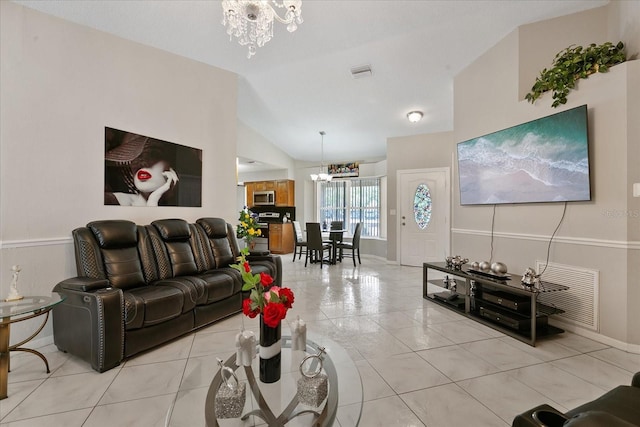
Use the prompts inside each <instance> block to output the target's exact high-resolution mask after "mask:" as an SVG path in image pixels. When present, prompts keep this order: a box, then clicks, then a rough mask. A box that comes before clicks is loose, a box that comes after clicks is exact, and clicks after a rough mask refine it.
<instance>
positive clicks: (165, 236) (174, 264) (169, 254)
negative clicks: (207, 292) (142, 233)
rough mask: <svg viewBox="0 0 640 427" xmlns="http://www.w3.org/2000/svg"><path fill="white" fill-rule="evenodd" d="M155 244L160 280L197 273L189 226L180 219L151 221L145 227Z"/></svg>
mask: <svg viewBox="0 0 640 427" xmlns="http://www.w3.org/2000/svg"><path fill="white" fill-rule="evenodd" d="M145 230H147V231H148V233H149V236H150V237H151V240H152V241H154V242H155V247H154V250H155V256H156V261H157V264H158V276H159V278H160V279H167V278H170V277H180V276H188V275H193V274H196V273H197V272H198V266H197V264H196V260H195V255H194V253H193V249H192V247H191V242H190V237H191V230H190V228H189V224H188V223H187V222H186V221H184V220H181V219H162V220H157V221H153V222H152V225H151V226H147V227H145Z"/></svg>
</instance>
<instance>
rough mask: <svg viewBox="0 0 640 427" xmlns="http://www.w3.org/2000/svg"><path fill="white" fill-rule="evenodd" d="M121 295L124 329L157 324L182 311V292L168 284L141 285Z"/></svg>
mask: <svg viewBox="0 0 640 427" xmlns="http://www.w3.org/2000/svg"><path fill="white" fill-rule="evenodd" d="M123 295H124V304H125V329H126V330H130V329H138V328H144V327H146V326H152V325H157V324H158V323H162V322H166V321H167V320H170V319H173V318H176V317H178V316H180V315H181V314H182V313H183V306H184V294H183V292H181V291H180V290H179V289H176V288H173V287H170V286H141V287H138V288H135V289H131V290H129V291H125V292H123Z"/></svg>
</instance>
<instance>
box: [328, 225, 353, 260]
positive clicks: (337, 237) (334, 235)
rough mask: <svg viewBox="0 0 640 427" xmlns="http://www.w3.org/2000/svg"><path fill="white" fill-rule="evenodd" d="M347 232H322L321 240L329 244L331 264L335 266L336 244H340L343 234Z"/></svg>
mask: <svg viewBox="0 0 640 427" xmlns="http://www.w3.org/2000/svg"><path fill="white" fill-rule="evenodd" d="M346 231H349V230H347V229H337V230H336V229H332V230H325V231H323V232H322V239H323V240H324V239H325V238H326V239H327V240H326V242H328V243H331V264H334V265H335V264H336V263H337V262H338V255H337V252H338V243H341V242H342V239H343V237H344V233H345V232H346Z"/></svg>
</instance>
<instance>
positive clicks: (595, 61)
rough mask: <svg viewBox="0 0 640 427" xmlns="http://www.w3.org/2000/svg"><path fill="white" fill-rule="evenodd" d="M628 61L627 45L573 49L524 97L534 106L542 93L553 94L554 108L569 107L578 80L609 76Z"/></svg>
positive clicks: (561, 55) (556, 60) (559, 57)
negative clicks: (595, 74) (593, 75)
mask: <svg viewBox="0 0 640 427" xmlns="http://www.w3.org/2000/svg"><path fill="white" fill-rule="evenodd" d="M626 60H627V56H626V54H625V52H624V44H623V43H622V42H618V44H616V45H613V44H612V43H611V42H606V43H603V44H601V45H599V46H596V44H595V43H592V44H590V45H589V46H588V47H586V48H583V47H582V46H575V45H571V46H569V47H568V48H566V49H564V50H562V51H560V52H558V54H557V55H556V57H555V58H554V60H553V67H552V68H550V69H548V70H547V69H546V68H545V69H544V70H542V71H541V72H540V76H539V77H537V78H536V82H535V84H534V85H533V87H532V88H531V92H529V93H528V94H526V95H525V97H524V98H525V99H526V100H527V101H529V102H530V103H532V104H533V103H534V102H535V100H536V99H538V98H539V97H540V96H541V95H542V94H543V93H545V92H547V91H553V103H552V104H551V106H552V107H554V108H555V107H557V106H558V105H561V104H566V103H567V94H568V93H569V91H570V90H571V89H573V88H574V87H575V86H576V82H577V81H578V79H586V78H588V77H589V76H590V75H591V74H593V73H606V72H607V71H609V68H610V67H612V66H614V65H616V64H620V63H622V62H624V61H626Z"/></svg>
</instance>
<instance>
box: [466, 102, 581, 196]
mask: <svg viewBox="0 0 640 427" xmlns="http://www.w3.org/2000/svg"><path fill="white" fill-rule="evenodd" d="M587 133H588V132H587V106H586V105H582V106H580V107H576V108H572V109H570V110H567V111H563V112H561V113H557V114H553V115H550V116H547V117H543V118H540V119H537V120H532V121H530V122H527V123H523V124H520V125H517V126H513V127H510V128H508V129H504V130H501V131H498V132H494V133H491V134H488V135H484V136H480V137H478V138H474V139H470V140H468V141H463V142H460V143H459V144H458V177H459V178H460V204H461V205H493V204H501V203H537V202H564V201H587V200H591V186H590V177H589V140H588V135H587Z"/></svg>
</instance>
